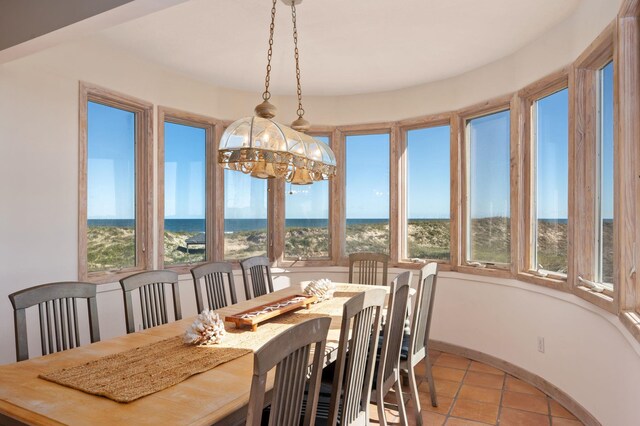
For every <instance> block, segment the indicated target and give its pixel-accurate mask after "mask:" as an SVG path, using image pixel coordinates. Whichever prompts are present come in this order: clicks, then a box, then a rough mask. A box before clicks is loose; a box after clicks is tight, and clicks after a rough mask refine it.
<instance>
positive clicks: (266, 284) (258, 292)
mask: <svg viewBox="0 0 640 426" xmlns="http://www.w3.org/2000/svg"><path fill="white" fill-rule="evenodd" d="M240 268H242V280H243V281H244V293H245V297H246V299H247V300H249V299H253V298H254V297H258V296H264V295H265V294H267V293H272V292H273V280H272V279H271V264H270V262H269V259H268V258H267V257H265V256H255V257H250V258H248V259H245V260H242V261H240Z"/></svg>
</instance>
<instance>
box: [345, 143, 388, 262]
mask: <svg viewBox="0 0 640 426" xmlns="http://www.w3.org/2000/svg"><path fill="white" fill-rule="evenodd" d="M345 157H346V161H345V164H346V170H345V173H346V242H345V250H346V252H347V253H356V252H362V251H372V252H381V253H389V134H367V135H350V136H347V137H346V139H345Z"/></svg>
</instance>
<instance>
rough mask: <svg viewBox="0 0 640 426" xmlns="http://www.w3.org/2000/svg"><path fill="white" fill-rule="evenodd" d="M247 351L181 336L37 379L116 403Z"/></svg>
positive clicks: (147, 393) (162, 386)
mask: <svg viewBox="0 0 640 426" xmlns="http://www.w3.org/2000/svg"><path fill="white" fill-rule="evenodd" d="M249 352H251V350H250V349H239V348H226V347H215V346H193V345H187V344H185V343H183V342H182V336H176V337H171V338H169V339H165V340H161V341H159V342H156V343H152V344H150V345H146V346H142V347H139V348H135V349H131V350H128V351H125V352H120V353H117V354H113V355H108V356H105V357H103V358H99V359H97V360H95V361H91V362H88V363H86V364H82V365H78V366H75V367H69V368H63V369H62V370H56V371H52V372H49V373H45V374H41V375H40V377H41V378H43V379H46V380H49V381H51V382H55V383H58V384H61V385H64V386H67V387H70V388H73V389H77V390H81V391H83V392H87V393H91V394H94V395H101V396H106V397H107V398H109V399H112V400H114V401H117V402H131V401H134V400H136V399H138V398H141V397H143V396H145V395H149V394H152V393H154V392H158V391H160V390H162V389H166V388H168V387H170V386H173V385H175V384H177V383H180V382H182V381H183V380H185V379H187V378H189V377H191V376H193V375H194V374H198V373H202V372H204V371H207V370H210V369H212V368H214V367H215V366H217V365H220V364H223V363H225V362H228V361H231V360H233V359H236V358H238V357H241V356H242V355H245V354H247V353H249Z"/></svg>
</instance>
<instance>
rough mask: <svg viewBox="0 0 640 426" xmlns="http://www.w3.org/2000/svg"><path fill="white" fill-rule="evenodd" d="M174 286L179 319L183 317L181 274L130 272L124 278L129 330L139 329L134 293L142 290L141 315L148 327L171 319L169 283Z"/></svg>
mask: <svg viewBox="0 0 640 426" xmlns="http://www.w3.org/2000/svg"><path fill="white" fill-rule="evenodd" d="M167 285H170V286H171V291H172V294H173V313H174V318H175V319H176V320H179V319H182V309H181V306H180V290H179V289H178V274H177V273H175V272H173V271H146V272H140V273H137V274H134V275H130V276H128V277H126V278H123V279H121V280H120V286H121V287H122V292H123V296H124V310H125V320H126V324H127V333H134V332H135V331H136V323H135V316H134V313H133V310H134V307H133V298H132V296H131V293H132V292H133V291H134V290H138V293H139V296H140V314H141V317H142V328H143V329H147V328H150V327H156V326H158V325H162V324H166V323H168V322H169V317H168V315H167V297H166V286H167Z"/></svg>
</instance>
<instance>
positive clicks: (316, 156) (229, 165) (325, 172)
mask: <svg viewBox="0 0 640 426" xmlns="http://www.w3.org/2000/svg"><path fill="white" fill-rule="evenodd" d="M276 2H277V0H273V4H272V7H271V25H270V27H269V50H268V52H267V74H266V77H265V83H264V85H265V90H264V92H263V93H262V100H263V102H262V103H261V104H259V105H258V106H256V108H255V116H253V117H245V118H241V119H239V120H237V121H235V122H234V123H232V124H231V125H229V127H227V129H226V130H225V132H224V134H223V135H222V139H221V140H220V146H219V149H218V163H219V164H220V165H221V166H222V167H223V168H225V169H229V170H238V171H241V172H243V173H246V174H249V175H251V176H253V177H256V178H260V179H267V178H283V179H285V180H286V181H287V182H291V183H293V184H297V185H306V184H310V183H313V182H315V181H320V180H326V179H329V178H331V177H332V176H334V175H335V174H336V157H335V155H334V154H333V151H331V148H329V146H327V145H326V144H325V143H323V142H320V141H318V140H316V139H314V138H312V137H311V136H309V135H307V134H306V132H307V131H308V130H309V128H310V124H309V122H308V121H307V120H305V119H304V109H303V108H302V86H301V84H300V64H299V53H298V30H297V26H296V4H299V3H301V2H302V0H282V2H283V3H285V4H286V5H290V6H291V19H292V21H293V43H294V58H295V63H296V81H297V95H298V110H297V111H296V113H297V115H298V118H297V119H296V120H295V121H294V122H293V123H291V127H287V126H284V125H282V124H280V123H277V122H275V121H273V120H272V118H273V117H275V115H276V107H275V106H274V105H273V104H271V103H270V102H269V99H270V98H271V93H270V92H269V82H270V77H271V56H272V53H273V31H274V27H275V17H276Z"/></svg>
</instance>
